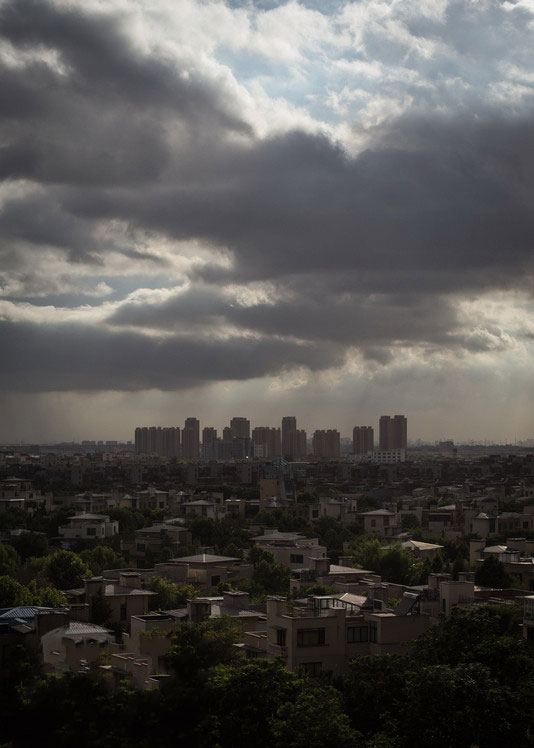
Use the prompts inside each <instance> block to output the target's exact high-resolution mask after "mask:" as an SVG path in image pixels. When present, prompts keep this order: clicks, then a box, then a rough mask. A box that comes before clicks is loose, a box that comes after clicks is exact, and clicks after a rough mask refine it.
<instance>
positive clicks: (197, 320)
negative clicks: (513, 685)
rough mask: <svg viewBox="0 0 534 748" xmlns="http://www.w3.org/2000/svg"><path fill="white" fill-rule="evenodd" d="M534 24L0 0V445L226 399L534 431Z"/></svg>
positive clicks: (223, 409) (481, 18)
mask: <svg viewBox="0 0 534 748" xmlns="http://www.w3.org/2000/svg"><path fill="white" fill-rule="evenodd" d="M533 28H534V7H533V6H532V3H529V2H527V1H526V0H518V2H503V3H499V2H488V3H465V2H463V0H429V1H428V2H426V1H425V2H423V1H422V0H421V2H408V1H407V0H401V1H400V2H381V1H379V0H358V2H356V1H350V0H347V1H346V2H341V0H335V1H334V2H331V3H323V4H321V3H317V2H316V0H301V1H300V2H297V1H295V0H288V1H287V2H273V1H270V0H266V1H265V2H261V3H250V2H245V1H244V0H243V1H242V2H241V0H232V1H231V2H230V0H228V2H223V1H222V0H214V2H210V3H205V2H202V0H179V2H176V3H169V2H167V0H154V2H152V3H150V4H146V3H143V2H139V3H138V2H135V3H128V2H126V3H124V2H122V1H121V0H109V2H106V3H101V2H100V1H99V0H88V1H87V2H83V3H82V2H81V0H73V1H72V2H65V0H40V1H39V2H34V1H33V0H6V1H5V2H4V3H2V6H1V8H0V42H1V45H2V55H1V56H0V74H1V75H2V80H3V81H4V87H5V90H6V92H7V93H6V97H5V98H6V102H5V105H4V107H3V116H2V118H1V119H0V131H1V134H2V143H3V147H2V152H1V154H0V346H1V349H2V351H3V352H4V356H3V359H2V367H0V412H1V413H2V418H1V419H0V442H4V443H5V442H17V441H20V440H35V441H42V442H45V441H46V442H50V441H59V440H65V439H70V438H72V437H73V436H76V435H79V437H80V438H89V439H90V438H99V435H100V434H103V433H104V434H108V435H109V436H110V437H113V438H118V439H126V438H131V434H132V433H133V430H134V428H135V426H136V425H137V424H138V423H156V424H161V425H167V424H168V425H173V421H174V414H180V421H182V420H183V418H182V414H184V415H186V414H187V413H197V417H198V418H199V419H200V421H201V422H202V423H204V424H207V423H208V422H209V425H214V426H217V427H218V428H222V425H223V422H224V420H225V417H226V415H225V414H226V413H229V412H231V411H232V410H235V411H236V412H237V411H239V412H243V413H250V414H254V421H255V423H258V424H265V425H267V424H270V423H272V422H273V421H276V422H279V421H280V420H281V417H282V416H283V415H285V414H286V413H288V412H291V413H294V414H295V416H296V417H297V419H298V421H299V423H300V424H302V426H303V427H304V428H305V429H306V430H308V431H310V430H311V429H312V427H313V425H314V424H321V427H322V428H325V429H328V428H338V429H339V430H340V432H341V433H342V434H347V435H350V433H351V430H352V428H353V426H354V425H355V424H356V423H361V424H368V423H369V424H372V425H373V426H374V427H375V428H377V424H376V421H375V420H374V419H373V415H374V414H377V413H378V414H380V413H392V414H394V413H399V412H400V413H408V414H409V418H410V431H411V433H412V434H413V435H414V437H415V438H421V439H423V440H428V441H434V440H438V439H441V438H447V437H448V438H453V439H455V440H456V441H461V440H476V439H484V440H490V441H499V440H505V441H508V442H514V441H515V440H524V439H528V438H532V435H533V433H534V424H533V418H532V413H533V406H534V378H533V377H532V370H533V366H534V297H533V294H532V287H533V281H534V257H533V253H532V248H531V237H532V235H533V231H534V216H533V215H532V211H531V209H530V204H531V200H532V197H533V195H534V178H533V170H532V168H531V160H532V157H531V153H532V152H533V145H534V144H533V139H534V129H533V128H532V117H533V113H534V58H533V56H532V53H531V49H532V29H533ZM468 40H470V41H468ZM209 416H210V417H209ZM354 416H356V418H355V417H354ZM129 435H130V436H129Z"/></svg>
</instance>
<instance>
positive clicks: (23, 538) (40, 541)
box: [12, 532, 48, 562]
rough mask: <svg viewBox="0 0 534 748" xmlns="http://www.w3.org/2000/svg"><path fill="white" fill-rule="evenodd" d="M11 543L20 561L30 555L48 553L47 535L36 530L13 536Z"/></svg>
mask: <svg viewBox="0 0 534 748" xmlns="http://www.w3.org/2000/svg"><path fill="white" fill-rule="evenodd" d="M12 543H13V547H14V548H15V550H16V551H17V553H18V554H19V556H20V558H21V560H22V562H24V561H26V560H27V559H28V558H30V557H32V556H33V557H40V556H46V554H47V553H48V540H47V537H46V535H42V534H41V533H38V532H23V533H21V534H20V535H18V536H16V537H14V538H13V540H12Z"/></svg>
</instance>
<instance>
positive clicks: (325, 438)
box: [312, 429, 341, 459]
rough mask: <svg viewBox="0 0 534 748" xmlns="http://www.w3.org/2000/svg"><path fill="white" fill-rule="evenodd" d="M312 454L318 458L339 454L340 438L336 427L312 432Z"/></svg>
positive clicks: (328, 457) (334, 456) (337, 455)
mask: <svg viewBox="0 0 534 748" xmlns="http://www.w3.org/2000/svg"><path fill="white" fill-rule="evenodd" d="M312 446H313V455H314V457H319V458H326V459H331V458H336V457H339V456H340V454H341V438H340V434H339V431H337V429H327V430H324V429H319V430H317V431H315V432H314V434H313V441H312Z"/></svg>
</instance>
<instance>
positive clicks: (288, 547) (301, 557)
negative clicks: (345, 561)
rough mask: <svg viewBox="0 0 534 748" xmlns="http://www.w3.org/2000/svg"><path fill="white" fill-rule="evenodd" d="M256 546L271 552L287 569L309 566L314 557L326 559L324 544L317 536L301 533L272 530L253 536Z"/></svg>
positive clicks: (312, 562)
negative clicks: (310, 536)
mask: <svg viewBox="0 0 534 748" xmlns="http://www.w3.org/2000/svg"><path fill="white" fill-rule="evenodd" d="M253 540H254V544H255V545H256V546H257V547H258V548H263V549H264V550H266V551H268V552H269V553H272V555H273V556H274V560H275V561H276V563H277V564H283V565H284V566H287V567H288V568H289V569H303V568H310V567H311V566H312V565H313V564H314V561H315V560H316V559H323V558H324V559H326V554H327V549H326V546H323V545H320V544H319V540H318V539H317V538H306V537H304V536H303V535H302V534H301V533H292V532H278V530H274V531H273V532H270V533H267V534H266V535H258V536H257V537H255V538H253Z"/></svg>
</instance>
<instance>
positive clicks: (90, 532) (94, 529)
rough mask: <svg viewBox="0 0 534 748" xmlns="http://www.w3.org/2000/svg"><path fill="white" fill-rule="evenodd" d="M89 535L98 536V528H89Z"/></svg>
mask: <svg viewBox="0 0 534 748" xmlns="http://www.w3.org/2000/svg"><path fill="white" fill-rule="evenodd" d="M87 535H96V527H88V528H87Z"/></svg>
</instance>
